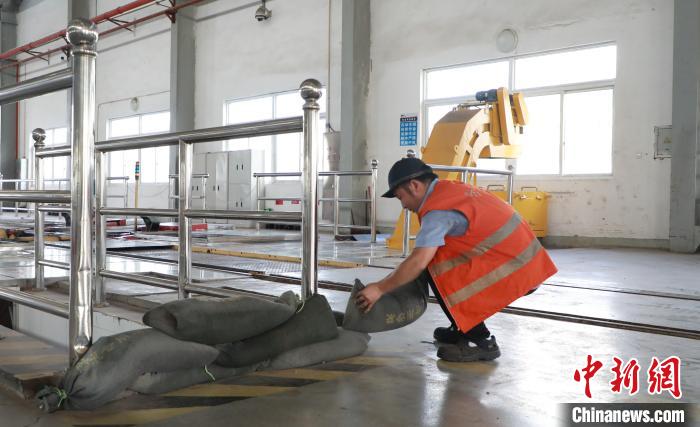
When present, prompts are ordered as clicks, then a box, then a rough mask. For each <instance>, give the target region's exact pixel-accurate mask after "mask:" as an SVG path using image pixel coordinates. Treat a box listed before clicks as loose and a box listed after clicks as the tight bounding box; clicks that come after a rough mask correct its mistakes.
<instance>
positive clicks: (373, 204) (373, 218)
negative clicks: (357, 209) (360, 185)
mask: <svg viewBox="0 0 700 427" xmlns="http://www.w3.org/2000/svg"><path fill="white" fill-rule="evenodd" d="M371 165H372V183H371V186H370V189H371V190H372V194H371V195H370V197H371V199H370V202H369V210H370V223H369V226H370V239H369V240H370V242H371V243H377V167H378V166H379V162H378V161H377V159H372V163H371Z"/></svg>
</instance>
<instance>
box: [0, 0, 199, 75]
mask: <svg viewBox="0 0 700 427" xmlns="http://www.w3.org/2000/svg"><path fill="white" fill-rule="evenodd" d="M203 1H205V0H190V1H188V2H185V3H181V4H178V5H175V6H172V7H169V8H167V9H163V10H161V11H160V12H156V13H152V14H150V15H147V16H144V17H141V18H138V19H135V20H133V21H129V22H125V23H123V24H117V25H116V26H115V27H113V28H110V29H108V30H105V31H103V32H101V33H100V34H99V36H100V37H104V36H106V35H108V34H111V33H113V32H115V31H119V30H122V29H126V28H129V27H133V26H134V25H137V24H140V23H142V22H146V21H150V20H152V19H155V18H157V17H159V16H174V15H175V13H177V11H178V10H180V9H183V8H185V7H189V6H193V5H195V4H197V3H201V2H203ZM149 2H152V0H147V1H146V2H145V3H149ZM133 3H138V2H133ZM126 6H128V5H125V6H123V7H126ZM130 10H131V9H130ZM127 12H128V11H127ZM122 13H123V12H122ZM117 15H118V14H117ZM114 16H116V15H112V16H110V18H113V17H114ZM96 18H97V17H95V18H92V20H93V22H95V21H94V20H95V19H96ZM105 20H107V19H103V20H102V21H100V22H104V21H105ZM95 23H96V24H97V23H99V22H95ZM56 34H58V33H56ZM56 34H52V35H56ZM48 37H49V36H47V37H45V38H48ZM61 37H63V34H61V35H60V37H57V38H55V39H53V40H58V39H60V38H61ZM41 40H43V39H41ZM53 40H49V41H53ZM34 43H36V42H34ZM46 43H48V42H46ZM46 43H43V44H46ZM39 46H41V45H39ZM66 48H67V46H60V47H57V48H54V49H50V50H47V51H46V52H43V53H40V54H38V55H32V56H30V57H29V58H25V59H22V60H19V61H15V62H13V63H11V64H7V65H3V66H0V70H2V69H4V68H6V67H10V66H17V65H19V64H24V63H26V62H29V61H33V60H35V59H37V58H41V57H42V56H47V55H51V54H53V53H56V52H60V51H63V50H65V49H66ZM15 49H19V48H15ZM15 49H13V50H15ZM8 52H9V51H8ZM17 53H21V52H15V53H14V54H17Z"/></svg>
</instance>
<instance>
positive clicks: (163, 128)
mask: <svg viewBox="0 0 700 427" xmlns="http://www.w3.org/2000/svg"><path fill="white" fill-rule="evenodd" d="M169 130H170V112H169V111H164V112H162V113H153V114H144V115H143V116H141V134H146V133H162V132H168V131H169Z"/></svg>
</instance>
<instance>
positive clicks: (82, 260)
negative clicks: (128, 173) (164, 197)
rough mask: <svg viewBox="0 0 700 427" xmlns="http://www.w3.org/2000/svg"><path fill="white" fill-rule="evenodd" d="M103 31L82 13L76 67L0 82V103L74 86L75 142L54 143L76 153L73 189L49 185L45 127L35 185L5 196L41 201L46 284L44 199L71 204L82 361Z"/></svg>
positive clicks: (72, 336) (39, 246)
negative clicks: (98, 66)
mask: <svg viewBox="0 0 700 427" xmlns="http://www.w3.org/2000/svg"><path fill="white" fill-rule="evenodd" d="M97 38H98V33H97V29H96V27H95V25H94V24H93V23H91V22H90V21H87V20H81V19H77V20H74V21H72V22H71V23H70V25H69V26H68V28H67V29H66V39H67V40H68V44H69V46H70V55H71V56H72V61H71V68H70V69H68V70H64V71H59V72H57V73H52V74H48V75H45V76H42V77H37V78H35V79H31V80H27V81H24V82H21V83H18V84H16V85H13V86H10V87H5V88H0V104H5V103H9V102H15V101H18V100H20V99H26V98H30V97H33V96H38V95H43V94H46V93H50V92H54V91H57V90H61V89H66V88H70V87H72V89H73V90H72V92H71V94H72V103H71V108H72V111H71V118H72V119H71V120H72V121H71V129H72V130H73V131H72V132H71V135H72V140H71V145H70V146H66V147H60V148H58V147H52V148H51V149H50V152H52V153H54V155H71V153H72V167H71V171H72V175H73V179H72V180H71V191H70V192H62V191H45V190H44V180H43V177H42V175H41V161H39V159H40V158H41V155H40V153H39V151H41V149H43V147H44V139H45V136H46V135H45V133H44V132H43V131H41V132H39V131H37V132H33V134H32V137H33V138H34V141H35V157H36V160H37V161H35V168H36V170H35V172H37V171H38V173H36V175H35V179H36V185H35V187H36V188H35V190H24V191H0V201H24V202H33V203H36V204H37V205H36V206H35V209H34V214H35V233H36V235H35V239H34V244H35V251H36V254H35V258H36V259H35V269H36V280H35V284H34V287H35V288H37V289H43V288H44V280H43V267H44V265H42V264H47V263H48V262H47V261H46V260H43V235H42V231H43V219H44V213H45V211H42V209H41V207H42V206H41V205H42V204H45V203H59V204H68V203H70V205H71V218H72V222H73V224H72V226H71V243H72V244H71V262H70V265H69V267H70V273H69V274H70V299H69V304H68V344H69V359H70V363H71V364H74V363H76V362H77V361H78V360H79V358H80V357H81V356H82V355H83V354H84V353H85V352H86V351H87V349H88V348H89V346H90V344H91V342H92V305H91V297H92V229H93V227H92V214H93V202H92V188H91V184H92V181H93V178H94V177H93V175H92V172H93V170H92V158H91V157H90V155H91V153H92V151H93V144H94V133H93V130H94V124H95V58H96V56H97V52H96V43H97ZM2 297H3V298H5V299H8V300H10V301H13V302H16V303H18V304H27V305H30V306H33V307H35V308H38V309H40V310H41V309H43V310H45V311H48V312H53V313H54V314H59V315H60V313H62V312H63V310H60V309H57V308H56V307H53V308H52V307H51V306H50V305H47V304H42V303H40V302H39V301H40V298H39V297H36V296H33V295H29V294H27V295H23V294H22V292H17V293H14V294H13V293H11V292H4V293H2Z"/></svg>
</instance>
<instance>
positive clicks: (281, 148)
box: [275, 133, 301, 179]
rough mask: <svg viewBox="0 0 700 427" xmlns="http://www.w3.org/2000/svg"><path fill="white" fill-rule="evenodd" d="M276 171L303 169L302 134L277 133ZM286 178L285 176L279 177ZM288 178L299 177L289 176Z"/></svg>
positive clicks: (297, 170)
mask: <svg viewBox="0 0 700 427" xmlns="http://www.w3.org/2000/svg"><path fill="white" fill-rule="evenodd" d="M275 148H276V150H275V171H276V172H299V171H300V170H301V134H300V133H288V134H284V135H277V140H276V143H275ZM278 179H285V178H278ZM287 179H298V178H296V177H294V178H287Z"/></svg>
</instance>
